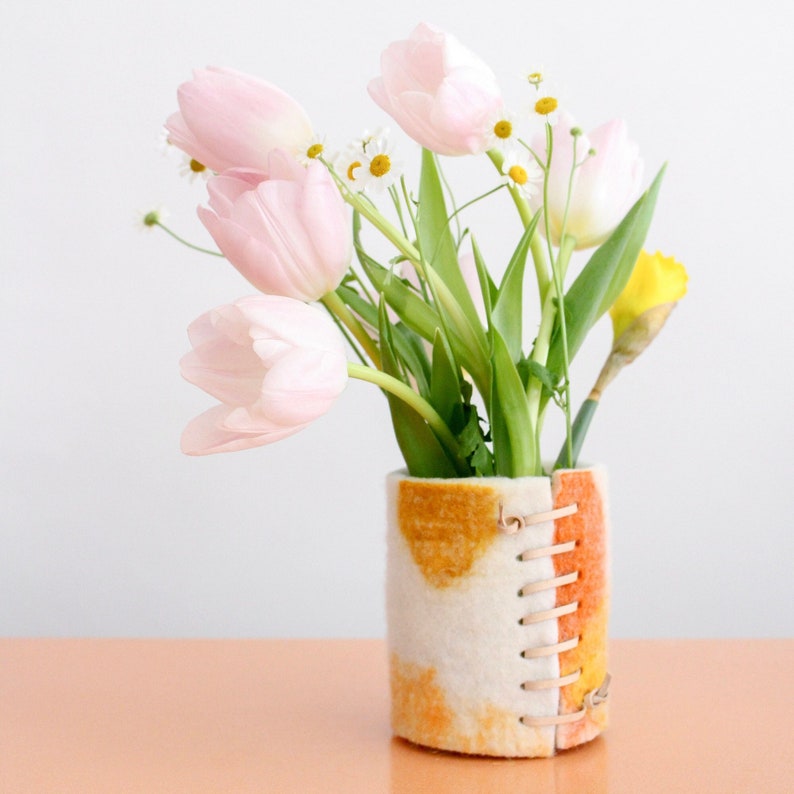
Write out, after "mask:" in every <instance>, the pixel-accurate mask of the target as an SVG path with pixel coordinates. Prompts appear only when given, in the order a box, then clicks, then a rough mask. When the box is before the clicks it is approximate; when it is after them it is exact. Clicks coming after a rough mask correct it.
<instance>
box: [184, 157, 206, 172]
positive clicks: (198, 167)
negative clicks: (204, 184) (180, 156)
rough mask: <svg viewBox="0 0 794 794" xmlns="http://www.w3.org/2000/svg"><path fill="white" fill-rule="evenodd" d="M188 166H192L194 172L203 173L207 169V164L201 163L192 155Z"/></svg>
mask: <svg viewBox="0 0 794 794" xmlns="http://www.w3.org/2000/svg"><path fill="white" fill-rule="evenodd" d="M188 168H190V170H191V171H192V172H193V173H194V174H201V173H203V172H204V171H206V170H207V166H206V165H204V163H200V162H199V161H198V160H194V159H193V158H192V157H191V158H190V162H189V163H188Z"/></svg>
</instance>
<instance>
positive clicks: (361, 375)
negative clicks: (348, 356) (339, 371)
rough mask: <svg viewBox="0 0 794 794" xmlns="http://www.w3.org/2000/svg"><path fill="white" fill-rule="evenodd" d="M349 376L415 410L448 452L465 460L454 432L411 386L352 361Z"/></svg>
mask: <svg viewBox="0 0 794 794" xmlns="http://www.w3.org/2000/svg"><path fill="white" fill-rule="evenodd" d="M347 374H348V375H349V376H350V377H351V378H357V379H358V380H363V381H367V382H368V383H374V384H375V385H376V386H378V387H380V388H381V389H383V390H384V391H387V392H389V393H390V394H393V395H394V396H395V397H397V398H398V399H399V400H402V401H403V402H404V403H405V404H406V405H408V406H410V407H411V408H413V409H414V410H415V411H416V412H417V413H418V414H419V416H421V417H422V419H424V420H425V421H426V422H427V424H428V425H429V426H430V428H431V429H432V430H433V432H434V433H435V434H436V436H437V437H438V439H439V441H440V442H441V443H442V444H443V445H444V447H445V448H446V449H447V451H448V452H449V453H450V454H451V455H452V456H453V457H454V458H455V459H456V460H462V459H463V458H462V456H461V452H460V445H459V444H458V442H457V440H456V438H455V436H453V435H452V431H451V430H450V429H449V427H448V426H447V424H446V422H444V420H443V419H442V418H441V416H440V415H439V413H438V411H436V409H435V408H433V406H432V405H430V403H429V402H427V400H425V399H424V398H423V397H422V396H420V395H419V394H417V393H416V392H415V391H414V390H413V389H412V388H411V387H410V386H407V385H406V384H405V383H403V382H402V381H401V380H399V379H398V378H395V377H393V376H392V375H388V374H387V373H385V372H381V371H380V370H377V369H373V368H372V367H365V366H363V365H362V364H355V363H353V362H350V361H349V362H348V364H347Z"/></svg>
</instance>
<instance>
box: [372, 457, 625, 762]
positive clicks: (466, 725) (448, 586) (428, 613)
mask: <svg viewBox="0 0 794 794" xmlns="http://www.w3.org/2000/svg"><path fill="white" fill-rule="evenodd" d="M387 506H388V558H387V573H386V581H387V586H386V603H387V626H388V629H387V635H388V649H389V668H390V686H391V721H392V731H393V733H394V734H395V735H396V736H399V737H402V738H404V739H408V740H409V741H411V742H414V743H415V744H419V745H424V746H426V747H432V748H436V749H440V750H448V751H453V752H458V753H468V754H476V755H486V756H501V757H511V758H530V757H547V756H551V755H554V754H555V753H556V752H557V751H559V750H564V749H567V748H570V747H574V746H576V745H578V744H582V743H583V742H587V741H590V740H591V739H593V738H595V737H596V736H598V734H599V733H601V731H603V730H604V728H605V727H606V723H607V706H608V701H607V695H608V692H607V690H608V685H609V675H608V673H607V617H608V589H607V588H608V567H607V565H608V560H607V531H608V516H607V499H606V478H605V473H604V471H603V469H602V468H600V467H591V468H585V469H565V470H558V471H555V472H554V473H553V474H552V476H550V477H521V478H516V479H510V478H503V477H487V478H474V477H473V478H464V479H424V478H416V477H410V476H407V475H406V474H404V473H400V472H397V473H394V474H391V475H389V476H388V478H387Z"/></svg>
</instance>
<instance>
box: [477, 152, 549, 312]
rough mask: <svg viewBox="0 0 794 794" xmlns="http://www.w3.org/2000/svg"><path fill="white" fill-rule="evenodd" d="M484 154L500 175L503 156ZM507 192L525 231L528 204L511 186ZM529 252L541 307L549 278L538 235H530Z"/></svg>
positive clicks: (528, 218)
mask: <svg viewBox="0 0 794 794" xmlns="http://www.w3.org/2000/svg"><path fill="white" fill-rule="evenodd" d="M486 154H487V155H488V158H489V159H490V161H491V162H492V163H493V164H494V165H495V166H496V170H497V171H498V172H499V173H500V174H501V173H502V165H503V164H504V160H505V158H504V155H503V154H502V153H501V152H500V151H499V150H498V149H489V150H488V151H487V152H486ZM508 190H509V191H510V195H511V197H512V199H513V203H514V204H515V205H516V209H517V210H518V214H519V217H520V218H521V223H523V224H524V228H525V229H526V228H527V226H529V224H530V223H531V221H532V218H534V217H535V216H534V213H533V212H532V209H531V208H530V206H529V202H528V201H527V200H526V199H525V198H524V196H523V195H521V191H520V190H518V189H517V188H515V187H513V186H512V185H508ZM529 250H530V252H531V253H532V262H533V263H534V265H535V278H536V280H537V283H538V294H539V296H540V303H541V306H542V305H543V296H544V295H545V294H546V291H547V290H548V288H549V284H550V283H551V278H550V276H549V265H548V262H547V261H546V252H545V251H544V250H543V241H542V240H541V239H540V236H539V235H537V234H533V235H532V240H530V243H529Z"/></svg>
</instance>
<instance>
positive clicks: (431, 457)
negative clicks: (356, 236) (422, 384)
mask: <svg viewBox="0 0 794 794" xmlns="http://www.w3.org/2000/svg"><path fill="white" fill-rule="evenodd" d="M379 326H380V342H381V348H380V349H381V364H382V366H383V371H384V372H385V373H387V374H388V375H392V376H394V377H395V378H399V379H400V380H403V377H402V373H401V372H400V367H399V364H398V361H397V357H396V356H395V354H394V348H393V345H392V334H391V324H390V323H389V317H388V314H387V313H386V303H385V301H384V300H381V302H380V308H379ZM385 394H386V397H387V399H388V401H389V410H390V411H391V417H392V425H393V427H394V435H395V437H396V438H397V444H398V446H399V447H400V451H401V452H402V455H403V458H404V459H405V464H406V466H407V467H408V473H409V474H410V475H412V476H413V477H456V476H458V474H459V472H458V471H457V470H456V468H455V466H454V465H453V464H452V462H451V461H450V459H449V458H448V457H447V454H446V452H445V451H444V448H443V447H442V445H441V443H440V442H439V440H438V439H437V438H436V435H435V433H433V431H432V430H431V429H430V427H429V426H428V424H427V422H425V420H424V419H422V417H421V416H419V414H418V413H417V412H416V411H415V410H414V409H413V408H411V407H410V406H409V405H406V403H404V402H403V401H402V400H400V399H399V398H398V397H395V396H394V395H393V394H390V393H389V392H385Z"/></svg>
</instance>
